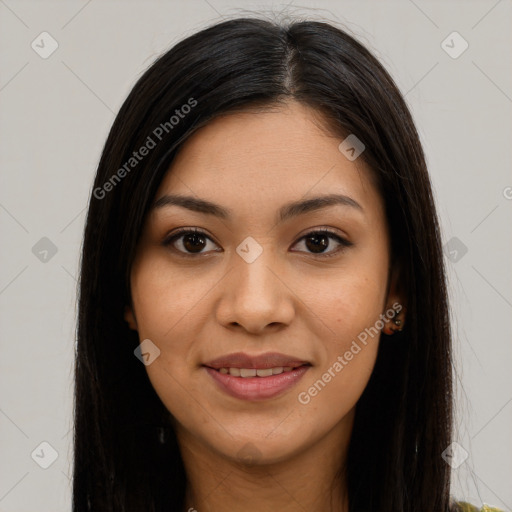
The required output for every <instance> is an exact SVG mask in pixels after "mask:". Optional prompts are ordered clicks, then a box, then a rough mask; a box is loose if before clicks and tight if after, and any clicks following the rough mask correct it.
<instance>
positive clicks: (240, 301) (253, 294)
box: [216, 250, 295, 334]
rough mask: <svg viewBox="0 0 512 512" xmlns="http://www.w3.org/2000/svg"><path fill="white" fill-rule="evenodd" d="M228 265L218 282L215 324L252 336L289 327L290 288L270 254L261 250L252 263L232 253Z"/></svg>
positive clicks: (292, 303) (293, 311)
mask: <svg viewBox="0 0 512 512" xmlns="http://www.w3.org/2000/svg"><path fill="white" fill-rule="evenodd" d="M232 265H233V268H232V269H231V271H230V272H228V274H227V275H226V276H225V278H224V279H223V280H222V281H221V283H220V288H219V290H220V293H221V298H220V300H219V302H218V305H217V311H216V315H217V320H218V322H219V323H220V324H222V325H224V326H225V327H228V328H233V327H237V326H239V327H242V328H243V329H245V330H246V331H247V332H250V333H252V334H260V333H263V332H264V331H265V330H275V329H278V328H282V327H284V326H286V325H289V324H290V323H291V321H292V319H293V317H294V315H295V308H294V301H293V297H294V294H293V291H292V290H293V286H290V283H286V279H285V276H284V275H283V271H282V269H281V270H280V267H279V265H277V264H276V259H275V257H273V256H272V254H271V251H268V250H267V251H263V253H262V254H261V255H260V256H259V257H258V258H257V259H256V260H255V261H253V262H252V263H247V262H246V261H244V260H243V259H242V258H240V257H239V256H238V254H236V253H235V254H233V263H232Z"/></svg>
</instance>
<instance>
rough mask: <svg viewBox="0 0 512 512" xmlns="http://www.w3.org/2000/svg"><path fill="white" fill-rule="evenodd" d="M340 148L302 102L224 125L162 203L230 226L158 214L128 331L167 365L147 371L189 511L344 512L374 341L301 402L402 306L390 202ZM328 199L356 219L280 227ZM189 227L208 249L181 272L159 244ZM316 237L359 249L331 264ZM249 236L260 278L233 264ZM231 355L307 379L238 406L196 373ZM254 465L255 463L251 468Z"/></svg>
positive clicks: (192, 142)
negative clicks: (175, 447)
mask: <svg viewBox="0 0 512 512" xmlns="http://www.w3.org/2000/svg"><path fill="white" fill-rule="evenodd" d="M341 140H342V139H341V138H340V137H336V136H334V135H332V134H330V133H329V132H327V130H326V129H325V128H323V125H322V123H321V118H320V117H319V114H317V112H315V111H314V110H312V109H310V108H308V107H305V106H303V105H301V104H299V103H296V102H289V103H287V104H285V105H281V106H279V107H276V108H275V109H274V110H273V111H266V112H258V113H254V112H244V113H236V114H230V115H225V116H222V117H219V118H216V119H215V120H213V121H212V122H210V123H209V124H208V125H207V126H205V127H203V128H201V129H200V130H199V131H198V132H196V133H195V134H194V135H193V136H192V137H191V138H190V139H188V141H187V142H186V143H185V145H184V146H183V148H182V150H181V151H180V153H179V154H178V156H177V158H176V159H175V161H174V162H173V164H172V166H171V168H170V169H169V171H168V172H167V174H166V176H165V178H164V180H163V181H162V183H161V186H160V188H159V190H158V192H157V194H156V196H155V200H157V199H159V198H160V197H162V196H163V195H165V194H170V193H172V194H183V195H192V196H194V197H197V198H201V199H206V200H209V201H212V202H214V203H216V204H219V205H221V206H223V207H225V208H229V209H230V210H232V217H231V218H230V219H219V218H217V217H214V216H212V215H207V214H204V213H198V212H193V211H191V210H188V209H185V208H182V207H179V206H175V205H174V206H165V207H162V208H158V209H154V210H152V211H151V213H150V214H149V215H148V217H147V220H146V223H145V226H144V229H143V233H142V236H141V239H140V242H139V246H138V250H137V256H136V259H135V262H134V265H133V267H132V272H131V291H132V304H131V305H130V306H127V308H126V315H125V319H126V321H127V322H128V324H129V325H130V327H131V328H132V329H136V330H137V331H138V333H139V337H140V340H141V341H142V340H145V339H148V338H149V339H150V340H151V341H152V342H153V343H154V344H155V345H156V346H157V347H158V348H159V349H160V355H159V356H158V357H157V358H156V359H155V360H154V361H153V362H152V363H151V364H149V365H148V366H146V370H147V373H148V376H149V378H150V380H151V383H152V385H153V387H154V389H155V391H156V393H157V394H158V396H159V397H160V399H161V400H162V402H163V403H164V404H165V406H166V407H167V409H168V410H169V411H170V413H171V414H172V415H173V417H174V419H175V421H176V423H175V428H176V435H177V438H178V442H179V444H180V448H181V451H182V456H183V461H184V464H185V468H186V471H187V478H188V482H189V483H188V486H187V492H186V497H187V501H186V504H187V507H186V508H185V510H189V509H191V510H194V509H195V510H198V511H200V512H202V511H215V512H223V511H228V510H229V511H232V510H239V509H240V504H241V503H243V509H244V510H245V511H247V512H251V511H258V512H261V511H270V510H272V511H275V510H280V511H281V512H287V511H297V510H307V511H309V512H315V511H322V512H325V511H327V510H331V511H343V512H345V511H347V510H348V497H347V492H346V486H345V481H344V480H343V479H341V480H340V479H335V473H336V472H337V471H338V470H339V469H340V467H341V465H342V463H343V461H344V460H345V456H346V452H347V448H348V443H349V440H350V435H351V432H352V425H353V419H354V412H355V405H356V403H357V401H358V399H359V397H360V396H361V394H362V392H363V390H364V388H365V386H366V384H367V382H368V380H369V377H370V375H371V373H372V370H373V367H374V364H375V360H376V355H377V349H378V345H379V342H380V341H379V338H380V332H379V334H378V335H376V336H374V337H373V338H369V341H368V343H367V345H366V346H363V348H362V350H361V351H360V352H359V353H357V355H355V356H354V357H353V359H352V360H351V361H350V362H348V364H347V365H346V366H345V367H344V368H343V370H342V371H341V372H339V373H337V374H336V376H335V377H334V378H332V379H331V381H330V382H329V383H328V384H327V385H326V386H325V387H324V388H323V389H322V390H321V391H320V392H319V393H318V394H317V395H316V396H314V397H312V398H311V401H310V402H309V403H307V404H303V403H300V402H299V401H298V395H299V393H300V392H304V391H307V390H308V388H309V387H310V386H312V385H313V384H314V383H315V382H316V381H318V379H320V378H322V375H323V374H324V373H325V372H326V371H327V369H328V368H329V367H332V366H333V363H334V362H335V361H336V360H337V357H338V356H340V355H341V356H343V354H345V352H346V351H347V350H349V348H350V346H351V344H352V342H353V341H354V340H355V339H356V338H357V336H358V334H360V333H361V332H363V331H364V329H365V328H369V327H371V326H374V325H375V323H376V320H378V318H379V315H381V314H382V313H384V312H385V311H386V310H387V309H389V308H390V307H391V305H392V304H393V303H396V302H398V303H400V304H403V301H402V299H403V298H402V296H401V295H400V294H399V293H398V290H397V272H395V271H394V270H393V271H392V272H391V271H390V268H391V265H390V264H391V263H392V262H391V261H390V239H389V233H388V226H387V219H386V216H385V210H384V204H383V200H382V198H381V197H380V195H379V193H378V191H377V189H376V188H375V186H374V185H373V183H372V180H371V174H370V170H369V169H367V168H366V167H365V165H364V163H363V162H362V159H360V158H359V159H356V160H355V161H349V160H348V159H347V158H346V157H345V156H344V155H343V154H342V153H341V152H340V151H339V150H338V145H339V143H340V142H341ZM333 192H335V193H340V194H344V195H347V196H349V197H350V198H352V199H353V200H355V201H357V203H359V205H360V206H361V207H362V209H361V210H359V209H357V208H354V207H350V206H344V205H334V206H329V207H326V208H323V209H321V210H317V211H314V212H309V213H306V214H303V215H299V216H296V217H292V218H290V219H288V220H286V221H284V222H282V223H278V217H277V212H278V210H279V209H280V208H281V207H282V206H283V205H284V204H286V203H289V202H292V201H297V200H304V199H309V198H312V197H316V196H320V195H327V194H331V193H333ZM180 227H187V228H194V227H197V228H199V229H201V230H202V231H204V232H205V233H206V235H207V236H208V237H209V238H210V239H208V238H202V239H201V240H202V241H203V242H204V243H205V244H206V246H204V248H203V249H201V248H200V247H198V248H197V250H196V251H197V252H199V254H195V255H194V253H192V256H191V257H188V258H187V257H186V256H182V254H183V253H187V249H188V253H189V254H190V253H191V252H190V251H193V250H194V245H193V244H190V242H189V243H188V244H186V243H185V239H186V237H185V239H184V237H181V238H180V239H177V240H175V241H174V244H173V245H169V246H165V245H163V244H162V242H163V241H164V240H165V239H166V237H168V235H169V234H171V233H173V232H175V231H176V229H177V228H180ZM317 228H330V229H332V230H333V231H335V232H336V233H337V234H338V235H339V236H341V237H342V238H346V239H347V240H349V241H350V242H352V244H353V245H352V246H350V247H346V248H343V246H340V244H339V243H338V242H337V241H336V239H332V238H328V239H327V241H329V246H328V247H327V248H325V249H324V253H329V254H334V255H333V256H332V257H327V258H326V257H323V258H322V256H321V254H322V252H321V251H319V252H320V254H318V252H317V253H315V252H314V251H315V246H314V245H312V244H309V245H308V244H307V243H306V239H305V238H303V237H304V236H305V235H307V234H308V233H310V232H312V231H314V230H315V229H317ZM248 236H251V237H252V238H253V239H255V240H256V241H257V243H258V244H259V245H260V246H261V248H262V250H263V252H262V253H261V255H260V256H259V257H258V258H257V259H256V260H255V261H253V262H252V263H247V262H246V261H245V260H244V259H242V258H241V257H240V256H239V255H238V253H237V252H236V248H237V246H239V244H240V243H241V242H242V241H243V240H244V239H245V238H246V237H248ZM173 247H174V250H173ZM338 249H341V250H339V251H338V252H336V251H337V250H338ZM180 251H181V252H180ZM201 251H202V252H201ZM180 254H181V255H180ZM403 311H405V309H404V310H403ZM399 317H400V318H402V319H403V317H402V316H401V315H399ZM386 328H388V327H386ZM238 351H241V352H246V353H249V354H261V353H264V352H270V351H272V352H274V351H275V352H281V353H284V354H290V355H294V356H297V358H298V359H301V360H306V361H309V362H310V363H311V365H312V366H311V367H310V368H309V370H308V371H307V372H306V374H305V375H304V376H303V378H302V379H301V380H300V381H299V382H298V383H297V385H296V386H294V387H293V388H291V389H289V390H288V391H286V392H285V393H284V394H282V395H280V396H278V397H275V398H271V399H267V400H264V401H259V402H251V401H246V400H241V399H238V398H234V397H231V396H229V395H227V394H226V393H224V392H223V391H221V390H220V389H219V388H218V387H217V386H216V384H215V382H213V379H212V378H211V376H210V375H208V373H207V372H206V371H205V369H204V368H203V367H202V364H203V363H205V362H207V361H209V360H212V359H214V358H217V357H219V356H221V355H225V354H229V353H233V352H238ZM247 453H251V454H252V455H253V459H252V462H249V463H247V462H244V461H243V459H242V455H243V454H247ZM333 482H335V483H333Z"/></svg>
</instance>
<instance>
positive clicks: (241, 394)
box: [204, 366, 310, 401]
mask: <svg viewBox="0 0 512 512" xmlns="http://www.w3.org/2000/svg"><path fill="white" fill-rule="evenodd" d="M204 368H205V369H206V371H207V372H208V373H209V374H210V375H211V376H212V378H213V379H214V380H215V382H216V383H217V385H218V386H219V387H220V389H222V390H223V391H225V392H226V393H227V394H228V395H231V396H234V397H235V398H240V399H242V400H251V401H258V400H266V399H268V398H273V397H275V396H277V395H279V394H281V393H283V392H284V391H286V390H288V389H290V388H291V387H293V386H294V385H295V384H297V382H299V380H300V379H301V378H302V376H303V375H304V374H305V373H306V372H307V371H308V369H309V368H310V366H300V367H299V368H296V369H295V370H291V371H289V372H283V373H280V374H279V375H271V376H268V377H234V376H233V375H229V373H228V374H225V373H220V372H219V371H217V370H214V369H213V368H209V367H207V366H205V367H204Z"/></svg>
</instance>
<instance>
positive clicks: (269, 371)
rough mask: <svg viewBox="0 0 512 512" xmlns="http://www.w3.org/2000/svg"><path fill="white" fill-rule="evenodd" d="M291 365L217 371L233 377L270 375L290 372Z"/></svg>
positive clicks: (220, 369) (221, 369)
mask: <svg viewBox="0 0 512 512" xmlns="http://www.w3.org/2000/svg"><path fill="white" fill-rule="evenodd" d="M292 370H293V366H284V367H283V366H277V367H276V368H219V372H220V373H223V374H224V375H227V374H229V375H233V377H243V378H245V377H256V376H258V377H270V376H271V375H279V374H280V373H283V372H291V371H292Z"/></svg>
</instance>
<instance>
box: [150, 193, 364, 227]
mask: <svg viewBox="0 0 512 512" xmlns="http://www.w3.org/2000/svg"><path fill="white" fill-rule="evenodd" d="M335 205H342V206H349V207H351V208H354V209H355V210H359V211H360V212H363V207H362V206H361V205H360V204H359V203H358V202H357V201H355V200H354V199H352V198H351V197H349V196H345V195H343V194H328V195H325V196H318V197H313V198H311V199H305V200H299V201H294V202H292V203H288V204H285V205H284V206H282V207H281V208H280V209H279V222H284V221H285V220H288V219H290V218H292V217H296V216H298V215H304V214H306V213H309V212H314V211H318V210H321V209H323V208H327V207H329V206H335ZM166 206H180V207H182V208H186V209H188V210H192V211H194V212H198V213H204V214H206V215H213V216H215V217H219V218H221V219H229V218H230V217H231V216H232V214H233V212H232V210H230V209H229V208H224V207H223V206H220V205H218V204H215V203H212V202H211V201H206V200H205V199H198V198H196V197H192V196H183V195H169V194H166V195H164V196H162V197H160V199H158V200H157V201H155V203H154V204H153V206H152V207H151V210H156V209H160V208H164V207H166Z"/></svg>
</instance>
